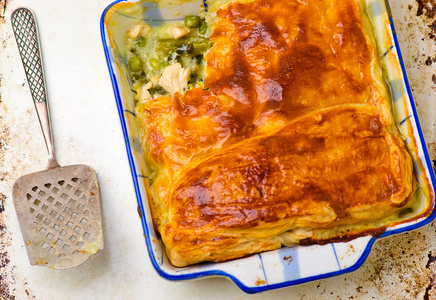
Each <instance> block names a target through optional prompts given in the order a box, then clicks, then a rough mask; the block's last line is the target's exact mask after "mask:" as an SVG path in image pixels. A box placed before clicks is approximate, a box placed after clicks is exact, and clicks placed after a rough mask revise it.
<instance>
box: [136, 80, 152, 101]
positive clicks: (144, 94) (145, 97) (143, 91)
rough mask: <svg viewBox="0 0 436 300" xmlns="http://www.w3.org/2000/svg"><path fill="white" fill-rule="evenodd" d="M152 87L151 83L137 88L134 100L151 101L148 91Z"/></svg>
mask: <svg viewBox="0 0 436 300" xmlns="http://www.w3.org/2000/svg"><path fill="white" fill-rule="evenodd" d="M152 87H153V84H152V83H151V82H148V83H147V84H144V85H142V86H141V88H139V90H138V93H137V94H136V95H135V99H136V101H138V102H146V101H149V100H151V94H150V92H149V89H151V88H152Z"/></svg>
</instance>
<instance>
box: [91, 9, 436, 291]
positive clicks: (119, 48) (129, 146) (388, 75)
mask: <svg viewBox="0 0 436 300" xmlns="http://www.w3.org/2000/svg"><path fill="white" fill-rule="evenodd" d="M177 2H178V1H173V2H172V3H173V5H168V3H166V4H165V5H164V4H162V2H153V1H151V2H150V1H134V0H125V1H123V0H118V1H115V2H113V3H112V4H111V5H109V6H108V7H107V8H106V9H105V10H104V12H103V14H102V17H101V23H100V27H101V36H102V41H103V47H104V52H105V55H106V59H107V64H108V68H109V73H110V77H111V79H112V85H113V90H114V93H115V100H116V104H117V107H118V112H119V117H120V122H121V127H122V130H123V134H124V138H125V143H126V150H127V156H128V159H129V162H130V167H131V172H132V178H133V183H134V186H135V190H136V196H137V202H138V211H139V213H140V217H141V221H142V225H143V230H144V237H145V242H146V244H147V247H148V254H149V256H150V259H151V262H152V264H153V266H154V268H155V269H156V271H157V272H158V273H159V274H160V275H161V276H162V277H164V278H167V279H170V280H185V279H194V278H200V277H205V276H225V277H228V278H230V279H231V280H233V282H234V283H235V284H237V285H238V286H239V287H240V288H241V289H242V290H244V291H245V292H248V293H255V292H260V291H265V290H270V289H276V288H281V287H286V286H291V285H296V284H300V283H304V282H308V281H312V280H318V279H322V278H327V277H331V276H336V275H340V274H344V273H347V272H351V271H354V270H356V269H357V268H359V267H360V266H361V265H362V264H363V263H364V261H365V259H366V258H367V257H368V255H369V253H370V251H371V248H372V245H373V244H374V242H375V241H376V239H377V238H380V237H385V236H389V235H393V234H397V233H401V232H405V231H409V230H413V229H416V228H418V227H421V226H423V225H425V224H428V223H429V222H431V221H432V220H433V219H434V218H435V214H434V206H433V207H432V208H433V212H432V213H431V215H429V216H428V217H425V218H419V219H415V220H413V221H410V222H405V223H403V224H401V225H398V226H395V227H391V228H387V230H386V231H385V232H384V233H383V234H381V236H378V237H374V236H370V235H368V236H363V237H359V238H356V239H354V240H351V241H349V242H338V243H329V244H326V245H313V246H298V247H291V248H281V249H278V250H274V251H269V252H264V253H260V254H256V255H252V256H249V257H245V258H241V259H237V260H232V261H228V262H221V263H204V264H198V265H194V266H190V267H185V268H177V267H174V266H173V265H172V264H171V263H170V262H169V260H168V259H167V257H166V256H165V253H164V246H163V244H162V242H161V240H160V239H159V237H158V235H157V234H156V232H155V231H154V229H153V224H152V219H151V215H150V211H149V206H148V202H147V194H146V191H145V187H144V182H143V179H144V176H143V175H142V174H143V170H145V164H144V160H143V158H142V153H141V148H140V145H139V140H138V139H139V138H138V132H137V129H136V124H135V114H134V113H133V108H134V105H135V101H134V100H133V94H132V91H131V89H130V86H129V76H128V74H127V69H126V59H125V58H124V56H123V53H124V49H123V45H124V34H125V32H126V30H127V28H129V27H130V26H132V25H133V24H136V23H138V22H140V21H141V20H144V21H146V22H147V23H148V24H151V25H152V26H153V25H158V24H162V23H163V22H176V21H180V20H182V19H183V18H184V16H185V15H190V14H197V13H198V12H200V11H202V10H204V9H207V2H206V1H202V0H193V1H189V2H187V1H179V2H180V3H177ZM144 8H145V9H144ZM367 14H368V17H369V19H370V21H371V23H372V25H373V30H374V32H375V36H376V39H377V48H378V53H379V58H380V61H381V62H382V65H383V67H384V76H385V79H386V81H387V83H388V85H389V87H390V89H391V92H392V93H391V94H392V99H393V103H392V105H393V112H394V116H395V121H396V123H397V126H398V127H399V129H400V132H401V134H402V135H403V138H404V140H405V142H406V145H408V148H409V151H410V152H411V154H412V157H413V159H414V166H415V175H416V177H417V179H418V181H419V183H420V185H421V186H420V187H419V188H420V189H421V192H420V193H419V197H428V195H431V194H433V195H434V186H435V182H436V181H435V177H434V173H433V170H432V167H431V162H430V159H429V156H428V153H427V149H426V146H425V142H424V138H423V134H422V131H421V128H420V123H419V120H418V115H417V112H416V108H415V104H414V102H413V98H412V93H411V89H410V86H409V83H408V80H407V76H406V72H405V68H404V64H403V61H402V58H401V53H400V48H399V45H398V40H397V37H396V35H395V29H394V24H393V22H392V17H391V13H390V9H389V4H388V2H387V1H386V2H385V1H378V0H377V1H376V0H372V1H371V0H367ZM423 182H427V185H426V184H423ZM430 190H433V193H432V192H431V191H430ZM423 199H424V198H423ZM433 200H434V199H424V200H423V201H431V203H434V201H433Z"/></svg>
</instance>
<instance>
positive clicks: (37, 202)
mask: <svg viewBox="0 0 436 300" xmlns="http://www.w3.org/2000/svg"><path fill="white" fill-rule="evenodd" d="M40 203H41V201H39V200H38V199H36V200H35V201H33V204H34V205H36V206H38V205H39V204H40Z"/></svg>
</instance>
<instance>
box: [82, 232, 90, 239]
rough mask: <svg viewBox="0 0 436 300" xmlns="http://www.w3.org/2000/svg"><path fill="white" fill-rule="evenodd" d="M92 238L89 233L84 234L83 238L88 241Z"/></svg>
mask: <svg viewBox="0 0 436 300" xmlns="http://www.w3.org/2000/svg"><path fill="white" fill-rule="evenodd" d="M90 236H91V235H90V234H89V233H87V232H85V233H84V234H83V238H84V239H85V240H87V239H88V238H89V237H90Z"/></svg>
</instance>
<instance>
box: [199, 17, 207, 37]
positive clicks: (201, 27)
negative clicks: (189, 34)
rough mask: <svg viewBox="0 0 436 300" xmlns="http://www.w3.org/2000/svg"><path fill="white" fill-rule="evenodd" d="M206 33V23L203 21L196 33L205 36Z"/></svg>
mask: <svg viewBox="0 0 436 300" xmlns="http://www.w3.org/2000/svg"><path fill="white" fill-rule="evenodd" d="M206 31H207V23H206V21H204V20H203V22H201V25H200V28H198V33H199V34H205V33H206Z"/></svg>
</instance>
